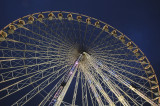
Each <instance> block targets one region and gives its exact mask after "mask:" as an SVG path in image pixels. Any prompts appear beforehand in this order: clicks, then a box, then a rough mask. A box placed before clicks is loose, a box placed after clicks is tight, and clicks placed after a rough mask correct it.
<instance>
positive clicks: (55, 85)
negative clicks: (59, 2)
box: [0, 11, 160, 106]
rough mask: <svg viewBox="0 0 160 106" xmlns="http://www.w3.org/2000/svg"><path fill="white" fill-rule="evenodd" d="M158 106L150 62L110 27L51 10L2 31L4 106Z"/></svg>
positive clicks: (0, 86) (0, 53)
mask: <svg viewBox="0 0 160 106" xmlns="http://www.w3.org/2000/svg"><path fill="white" fill-rule="evenodd" d="M159 103H160V91H159V85H158V80H157V77H156V75H155V72H154V70H153V68H152V66H151V64H150V62H149V61H148V59H147V57H146V56H145V55H144V53H143V52H142V51H141V50H140V49H139V48H138V46H137V45H136V44H135V43H134V42H133V41H131V40H130V39H129V38H128V37H127V36H126V35H124V34H123V33H122V32H120V31H119V30H117V29H115V28H114V27H112V26H110V25H108V24H107V23H105V22H102V21H100V20H98V19H95V18H92V17H89V16H86V15H82V14H78V13H72V12H65V11H46V12H40V13H34V14H30V15H27V16H24V17H22V18H19V19H17V20H15V21H13V22H12V23H10V24H9V25H7V26H6V27H4V28H3V29H2V30H1V31H0V105H1V106H6V105H11V106H22V105H26V106H28V105H30V106H37V105H39V106H121V105H124V106H139V105H153V106H158V104H159Z"/></svg>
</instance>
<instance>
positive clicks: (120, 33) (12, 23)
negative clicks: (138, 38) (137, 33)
mask: <svg viewBox="0 0 160 106" xmlns="http://www.w3.org/2000/svg"><path fill="white" fill-rule="evenodd" d="M48 13H53V14H54V13H62V14H72V15H76V16H82V20H83V18H85V19H87V18H90V19H91V21H92V20H94V21H95V22H96V21H99V24H103V26H105V25H107V26H108V27H109V28H110V29H112V30H116V32H118V34H117V35H118V36H117V37H116V38H118V37H119V36H120V35H123V36H124V37H125V39H127V40H128V42H131V43H132V44H133V46H134V47H135V48H136V49H138V50H139V52H140V53H141V54H142V55H143V57H145V59H146V61H147V63H148V65H150V67H151V70H152V71H153V74H152V75H155V76H154V77H155V81H156V83H157V85H158V92H159V103H160V87H159V83H158V80H157V76H156V74H155V71H154V69H153V67H152V65H151V64H150V62H149V60H148V58H147V57H146V56H145V55H144V53H143V52H142V51H141V49H140V48H139V47H138V46H137V45H136V44H135V43H134V42H133V41H131V39H130V38H128V37H127V36H126V35H124V34H123V33H122V32H121V31H119V30H118V29H116V28H114V27H113V26H111V25H109V24H107V23H105V22H103V21H101V20H98V19H96V18H93V17H89V16H87V15H84V14H79V13H73V12H66V11H44V12H37V13H33V14H29V15H26V16H23V17H21V18H18V19H17V20H14V21H13V22H11V23H9V24H8V25H6V26H5V27H4V28H3V29H2V30H0V33H1V32H2V31H3V30H5V29H6V28H8V27H9V26H10V25H14V24H15V23H16V22H18V21H19V20H23V19H25V18H28V17H30V16H33V17H34V18H35V19H37V18H36V17H35V15H39V14H48ZM55 18H56V17H55ZM66 18H67V17H66ZM73 20H75V21H77V20H76V19H73ZM82 22H84V23H86V22H85V21H82ZM15 25H17V24H15ZM90 25H93V26H95V25H94V24H93V23H91V24H90ZM102 28H103V27H101V26H100V28H99V29H102ZM108 33H111V32H108ZM136 58H137V59H139V58H138V57H137V56H136ZM141 65H142V66H143V68H144V67H145V66H144V65H143V64H142V63H141ZM145 73H146V71H145ZM146 75H147V77H149V75H148V74H147V73H146ZM148 82H149V84H150V87H152V86H151V85H152V84H151V82H150V80H149V78H148ZM151 91H152V89H151ZM151 97H152V98H153V93H152V95H151Z"/></svg>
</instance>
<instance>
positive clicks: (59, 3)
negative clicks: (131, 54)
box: [0, 0, 160, 81]
mask: <svg viewBox="0 0 160 106" xmlns="http://www.w3.org/2000/svg"><path fill="white" fill-rule="evenodd" d="M0 4H1V5H0V13H1V16H0V29H2V28H3V27H4V26H5V25H7V24H9V23H10V22H12V21H14V20H15V19H17V18H20V17H22V16H24V15H28V14H32V13H35V12H40V11H54V10H60V11H69V12H77V13H81V14H86V15H88V16H91V17H95V18H97V19H99V20H102V21H104V22H106V23H108V24H110V25H112V26H113V27H115V28H117V29H118V30H120V31H121V32H123V33H124V34H126V35H127V36H128V37H129V38H131V39H132V41H134V42H135V43H136V44H137V45H138V46H139V48H141V50H142V51H143V52H144V54H145V55H146V56H147V57H148V59H149V61H150V62H151V64H152V65H153V68H154V69H155V73H156V74H157V77H158V79H159V81H160V70H159V69H160V67H159V66H160V47H159V46H160V1H159V0H132V1H131V0H1V3H0Z"/></svg>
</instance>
